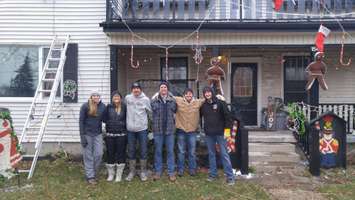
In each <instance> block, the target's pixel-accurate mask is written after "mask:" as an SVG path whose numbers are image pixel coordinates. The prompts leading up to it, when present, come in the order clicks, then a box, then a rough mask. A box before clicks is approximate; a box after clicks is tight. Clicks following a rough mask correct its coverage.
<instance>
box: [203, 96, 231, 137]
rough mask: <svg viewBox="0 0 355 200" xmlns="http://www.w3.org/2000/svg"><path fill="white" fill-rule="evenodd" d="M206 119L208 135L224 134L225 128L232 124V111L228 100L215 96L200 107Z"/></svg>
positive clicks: (205, 127) (205, 124)
mask: <svg viewBox="0 0 355 200" xmlns="http://www.w3.org/2000/svg"><path fill="white" fill-rule="evenodd" d="M200 113H201V116H202V117H203V120H204V131H205V133H206V135H223V134H224V128H226V127H229V126H230V122H231V113H230V112H229V110H228V107H227V104H226V102H224V101H222V100H219V99H217V98H214V99H213V101H212V102H207V101H205V102H204V103H203V104H202V106H201V109H200Z"/></svg>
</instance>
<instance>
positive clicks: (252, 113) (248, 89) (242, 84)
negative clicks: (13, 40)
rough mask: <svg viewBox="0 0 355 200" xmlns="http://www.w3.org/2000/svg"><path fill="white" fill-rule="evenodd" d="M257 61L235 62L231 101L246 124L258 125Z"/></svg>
mask: <svg viewBox="0 0 355 200" xmlns="http://www.w3.org/2000/svg"><path fill="white" fill-rule="evenodd" d="M257 77H258V76H257V63H233V64H232V77H231V80H232V81H231V83H232V86H231V89H232V91H231V95H232V97H231V103H232V107H234V108H235V109H236V110H237V111H239V114H240V115H241V117H242V120H243V122H244V124H245V125H257V116H258V111H257V110H258V109H257V107H258V106H257V105H258V104H257V102H258V101H257V93H258V91H257Z"/></svg>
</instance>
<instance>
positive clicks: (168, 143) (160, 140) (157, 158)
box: [154, 133, 175, 176]
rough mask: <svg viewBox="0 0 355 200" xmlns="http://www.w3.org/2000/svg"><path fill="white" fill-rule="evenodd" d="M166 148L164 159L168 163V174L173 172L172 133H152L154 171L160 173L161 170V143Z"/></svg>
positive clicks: (170, 174)
mask: <svg viewBox="0 0 355 200" xmlns="http://www.w3.org/2000/svg"><path fill="white" fill-rule="evenodd" d="M164 143H165V148H166V153H167V154H166V156H167V158H166V160H167V165H168V175H169V176H172V175H174V174H175V155H174V134H168V135H165V134H159V133H154V145H155V152H154V167H155V173H156V174H158V175H161V174H162V172H163V144H164Z"/></svg>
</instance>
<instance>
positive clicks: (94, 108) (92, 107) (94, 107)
mask: <svg viewBox="0 0 355 200" xmlns="http://www.w3.org/2000/svg"><path fill="white" fill-rule="evenodd" d="M88 114H89V115H90V116H93V117H96V116H97V104H96V103H95V102H94V101H93V100H92V98H91V97H90V99H89V111H88Z"/></svg>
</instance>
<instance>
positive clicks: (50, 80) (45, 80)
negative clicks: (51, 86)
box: [42, 79, 55, 82]
mask: <svg viewBox="0 0 355 200" xmlns="http://www.w3.org/2000/svg"><path fill="white" fill-rule="evenodd" d="M54 80H55V79H42V81H43V82H53V81H54Z"/></svg>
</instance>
